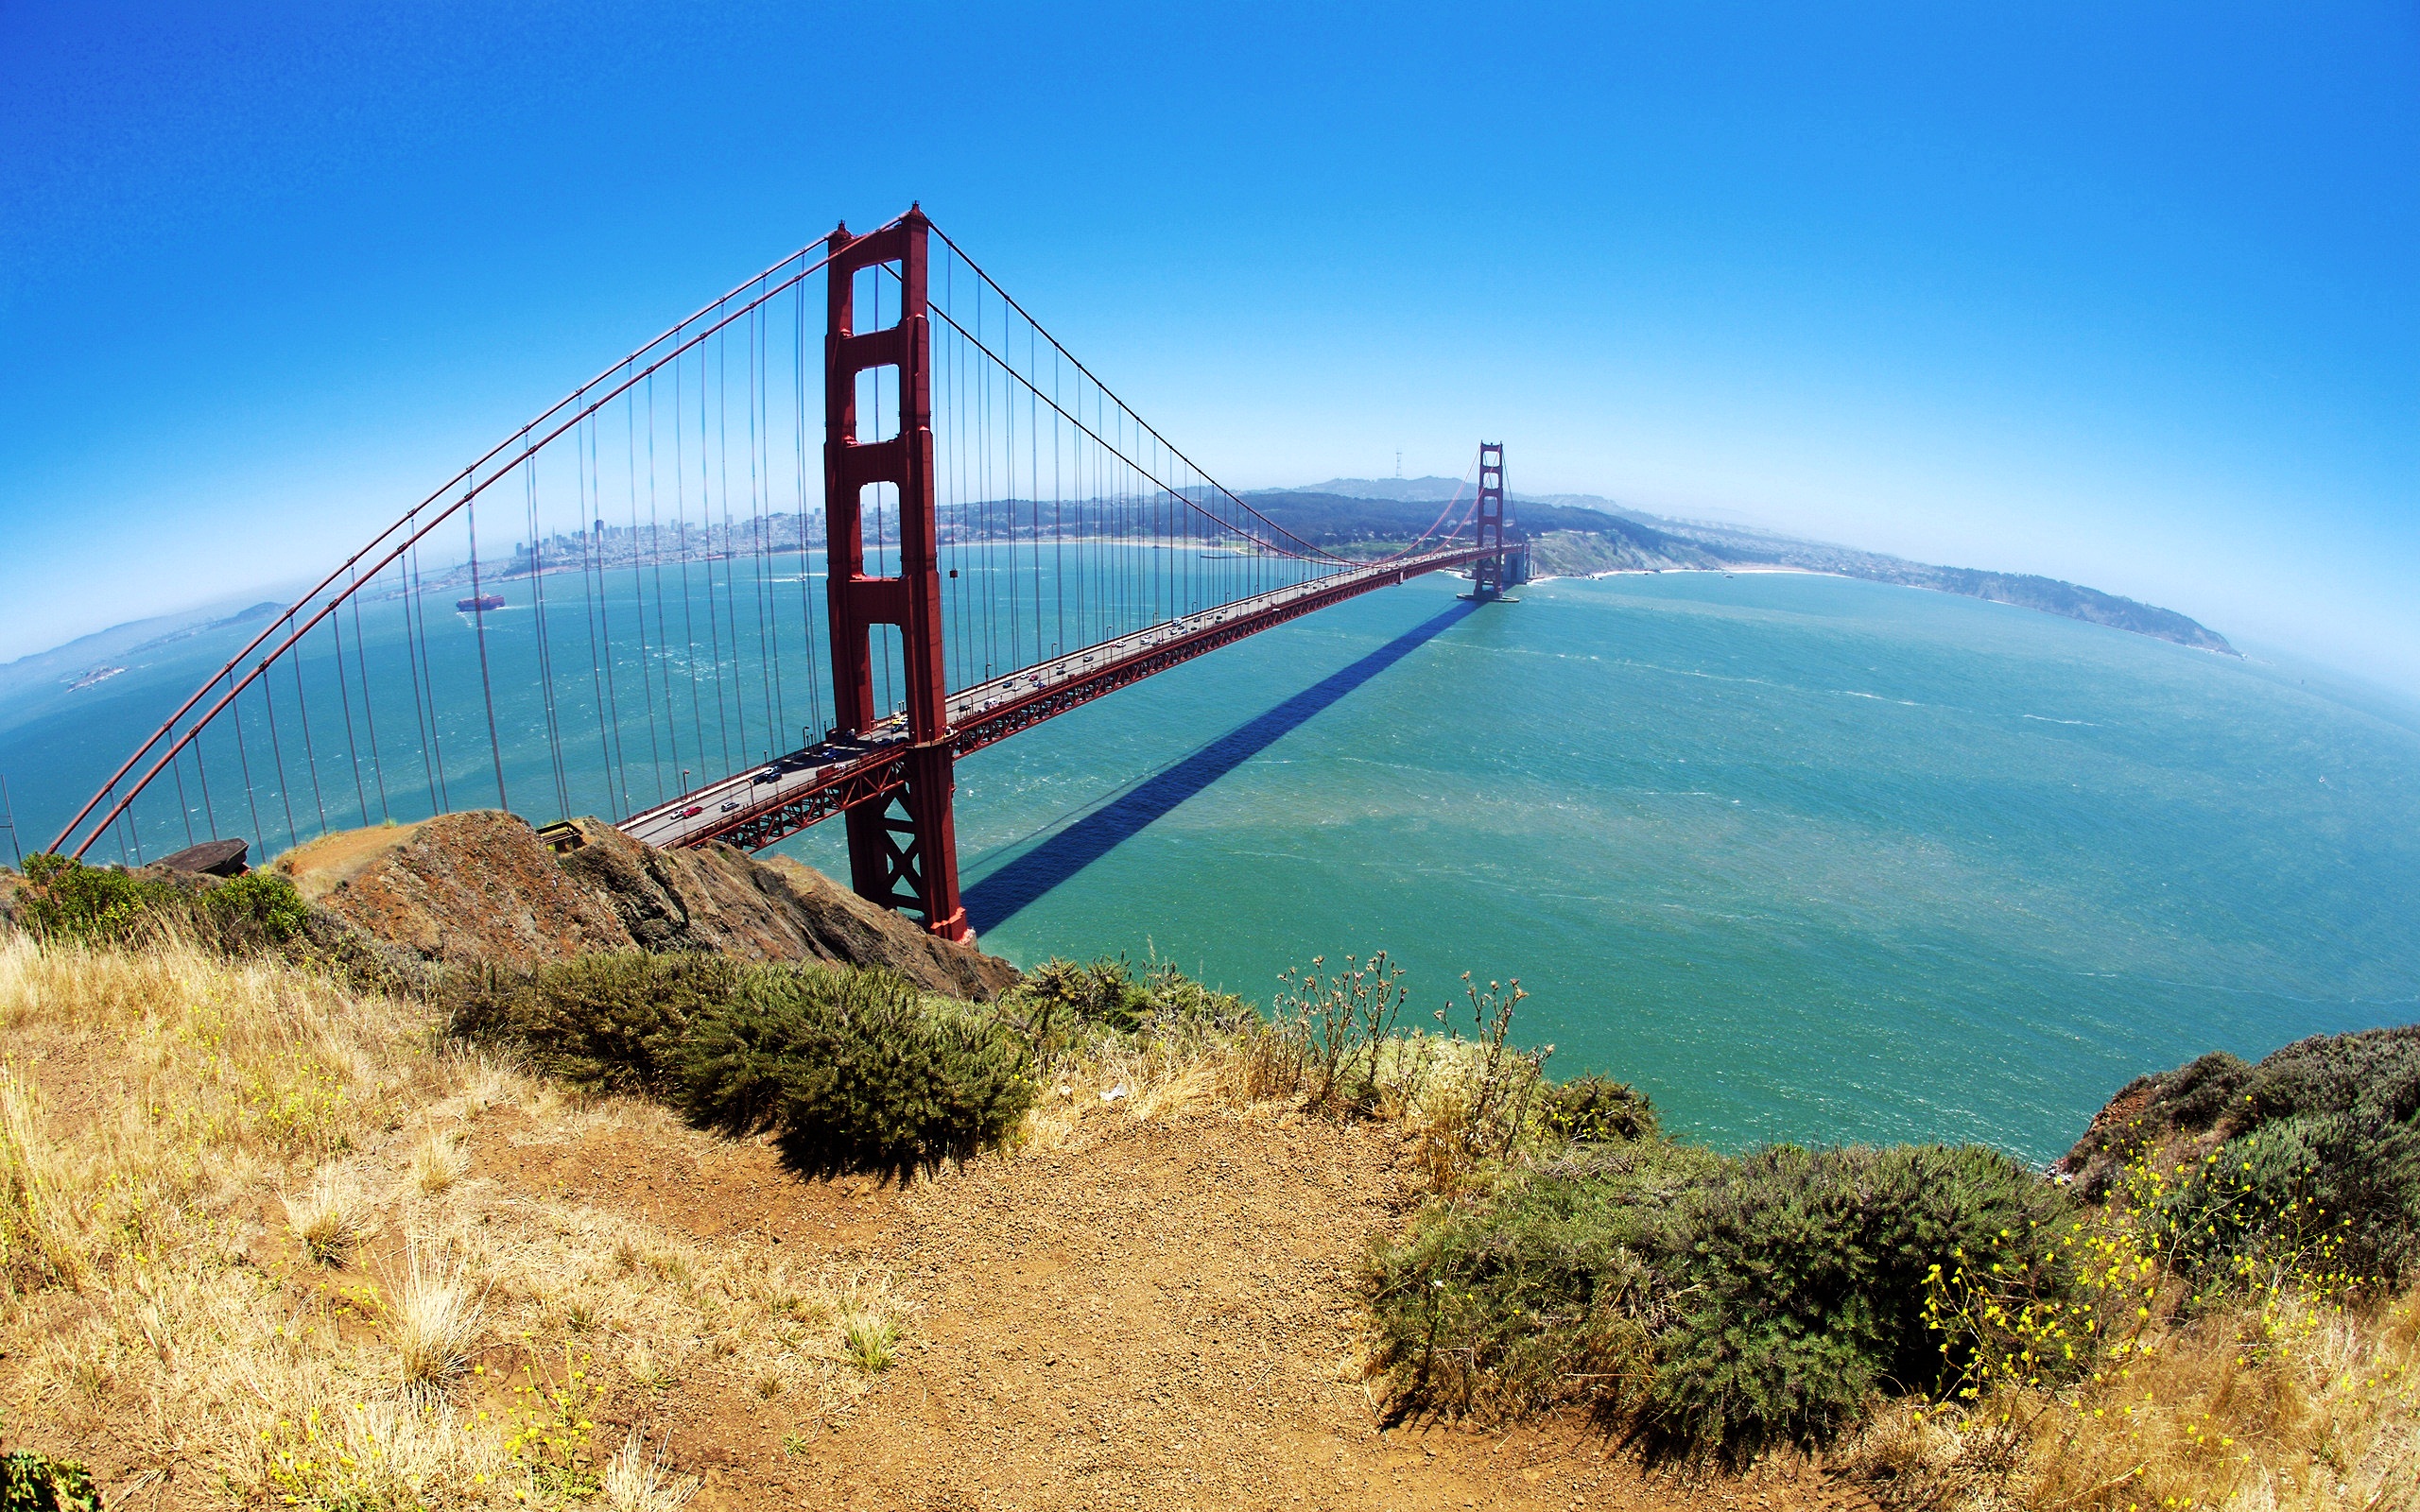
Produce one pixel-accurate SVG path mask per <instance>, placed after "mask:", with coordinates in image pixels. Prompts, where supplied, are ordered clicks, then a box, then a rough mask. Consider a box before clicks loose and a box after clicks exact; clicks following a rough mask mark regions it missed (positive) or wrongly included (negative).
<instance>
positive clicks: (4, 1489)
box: [0, 1449, 101, 1512]
mask: <svg viewBox="0 0 2420 1512" xmlns="http://www.w3.org/2000/svg"><path fill="white" fill-rule="evenodd" d="M100 1505H101V1496H100V1492H99V1491H98V1490H97V1489H96V1488H95V1486H94V1485H93V1477H92V1475H91V1474H90V1473H89V1472H88V1471H86V1470H85V1469H84V1467H83V1466H81V1465H79V1464H78V1463H77V1462H76V1461H74V1460H72V1459H53V1458H51V1457H50V1456H49V1455H47V1454H39V1453H36V1452H34V1451H32V1450H30V1449H12V1450H9V1451H8V1452H5V1453H0V1512H100Z"/></svg>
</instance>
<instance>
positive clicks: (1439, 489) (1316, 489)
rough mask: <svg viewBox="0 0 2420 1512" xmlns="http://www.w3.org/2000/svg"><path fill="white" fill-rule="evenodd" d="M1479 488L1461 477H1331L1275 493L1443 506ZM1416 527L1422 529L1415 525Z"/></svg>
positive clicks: (1274, 491)
mask: <svg viewBox="0 0 2420 1512" xmlns="http://www.w3.org/2000/svg"><path fill="white" fill-rule="evenodd" d="M1474 487H1475V485H1473V484H1469V483H1464V482H1462V481H1461V479H1459V478H1439V477H1426V478H1330V479H1328V480H1327V481H1326V482H1325V483H1310V484H1305V486H1303V487H1302V488H1299V489H1272V490H1269V491H1271V492H1272V493H1326V494H1333V495H1334V496H1336V497H1337V498H1340V499H1384V500H1388V501H1391V502H1392V501H1401V502H1404V503H1408V504H1418V503H1420V502H1422V501H1423V500H1426V501H1427V502H1428V503H1430V504H1443V503H1444V502H1445V501H1446V500H1448V499H1450V498H1452V497H1453V496H1454V495H1455V493H1456V492H1457V491H1461V492H1464V493H1467V492H1469V491H1470V490H1472V489H1473V488H1474ZM1412 528H1414V529H1418V528H1419V526H1417V525H1415V526H1413V527H1412Z"/></svg>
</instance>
